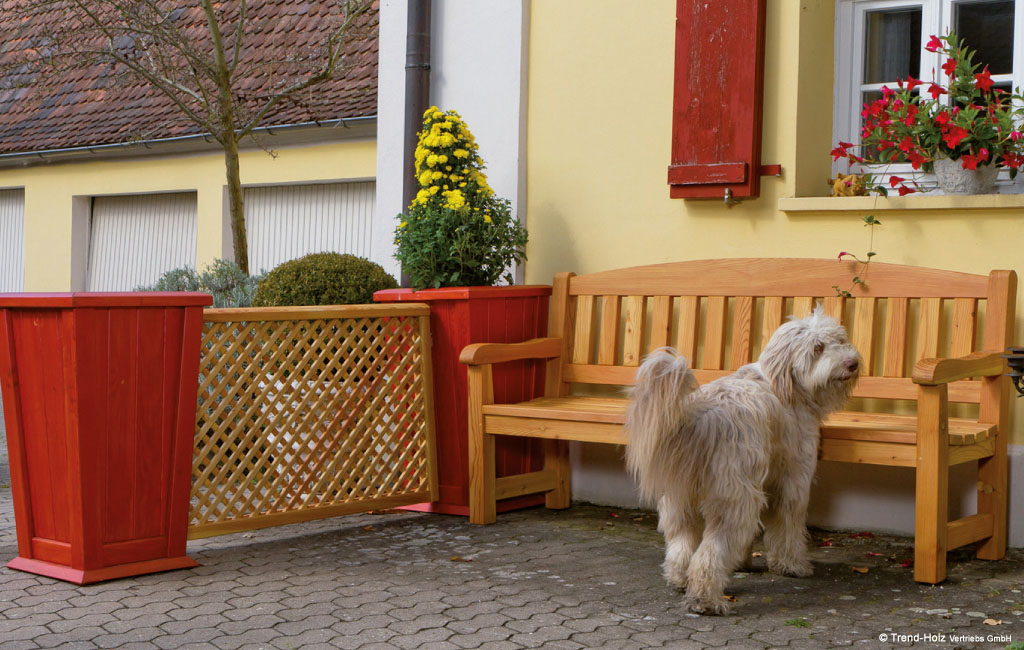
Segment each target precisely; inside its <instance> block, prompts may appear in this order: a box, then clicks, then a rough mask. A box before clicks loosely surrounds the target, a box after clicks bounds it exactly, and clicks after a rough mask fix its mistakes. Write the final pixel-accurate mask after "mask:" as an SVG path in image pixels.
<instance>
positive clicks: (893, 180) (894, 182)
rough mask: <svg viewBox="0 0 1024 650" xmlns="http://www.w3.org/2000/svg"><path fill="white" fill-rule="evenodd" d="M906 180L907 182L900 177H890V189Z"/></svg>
mask: <svg viewBox="0 0 1024 650" xmlns="http://www.w3.org/2000/svg"><path fill="white" fill-rule="evenodd" d="M905 180H907V179H905V178H901V177H899V176H890V177H889V187H896V186H897V185H899V184H900V183H902V182H903V181H905Z"/></svg>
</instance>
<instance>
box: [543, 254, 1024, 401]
mask: <svg viewBox="0 0 1024 650" xmlns="http://www.w3.org/2000/svg"><path fill="white" fill-rule="evenodd" d="M858 275H860V276H861V277H862V279H863V280H864V284H858V285H856V287H853V288H852V294H853V297H852V298H843V297H840V296H838V295H837V293H838V292H837V291H836V289H835V288H834V286H838V287H841V288H844V289H845V288H849V287H851V286H852V285H851V282H852V279H853V278H854V277H855V276H858ZM1015 300H1016V274H1015V273H1014V272H1013V271H993V272H992V273H990V274H989V275H988V276H983V275H972V274H967V273H959V272H955V271H942V270H938V269H926V268H918V267H912V266H901V265H896V264H884V263H880V262H873V263H871V264H870V265H868V266H867V267H865V266H863V265H860V264H858V263H856V262H852V261H843V262H838V261H836V260H818V259H764V258H749V259H747V258H737V259H713V260H695V261H688V262H676V263H670V264H655V265H650V266H639V267H633V268H627V269H619V270H614V271H603V272H599V273H591V274H588V275H575V274H573V273H562V274H559V275H558V276H556V278H555V286H554V293H553V296H552V305H551V308H552V329H551V335H552V336H561V337H562V339H563V350H562V361H561V363H560V364H559V367H558V368H557V369H551V370H552V372H549V382H551V384H552V385H551V386H550V388H549V391H548V392H549V394H565V393H567V392H568V390H569V385H570V384H573V383H587V384H613V385H629V384H632V383H633V377H634V375H635V373H636V367H637V366H638V365H639V364H640V362H641V361H642V360H643V357H644V356H645V355H646V354H647V353H648V352H650V351H651V350H654V349H656V348H658V347H662V346H666V345H671V346H673V347H675V348H677V349H678V350H680V351H681V352H682V353H683V354H684V355H685V356H686V357H687V358H688V359H689V360H690V362H691V365H692V367H693V368H694V369H695V371H696V374H697V378H698V380H699V381H700V382H701V383H704V382H707V381H710V380H712V379H715V378H717V377H720V376H723V375H725V374H728V373H729V372H731V371H733V370H735V369H737V368H739V367H740V366H742V365H743V364H745V363H748V362H750V361H752V360H755V359H756V358H757V355H758V353H759V352H760V350H761V348H762V347H763V345H764V342H765V341H767V340H768V338H769V337H770V336H771V334H772V332H774V331H775V329H776V328H777V327H778V326H779V325H781V324H782V323H783V322H785V320H786V318H787V317H789V316H796V317H802V316H804V315H806V314H808V313H810V311H811V310H812V309H813V308H814V305H815V304H816V303H818V302H820V303H822V304H823V305H824V309H825V311H826V313H828V314H829V315H831V316H833V317H834V318H836V319H837V320H839V321H840V322H841V323H842V324H844V325H845V326H846V327H847V330H848V331H849V334H850V340H851V341H852V342H853V343H854V344H855V345H856V346H857V348H858V349H859V350H860V352H861V355H862V356H863V358H864V364H865V368H864V370H863V372H862V377H861V380H860V381H859V382H858V385H857V387H856V390H855V392H854V396H855V397H870V398H890V399H916V397H917V389H916V386H915V385H914V384H913V382H912V381H911V379H910V375H911V372H912V369H913V366H914V364H915V363H916V362H917V361H918V360H920V359H925V358H937V357H949V356H952V357H958V356H964V355H966V354H969V353H971V352H975V351H981V350H1004V349H1005V348H1006V347H1007V346H1008V345H1010V338H1011V336H1012V334H1013V326H1014V303H1015ZM552 380H553V381H552ZM981 383H982V382H977V381H969V380H964V381H958V382H955V383H953V384H951V385H950V387H949V399H950V401H954V402H973V403H980V402H981V401H982V390H981V387H980V385H981ZM1004 400H1005V398H1004Z"/></svg>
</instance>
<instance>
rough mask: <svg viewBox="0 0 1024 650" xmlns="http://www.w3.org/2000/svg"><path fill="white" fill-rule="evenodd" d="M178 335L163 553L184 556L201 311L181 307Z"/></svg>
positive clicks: (201, 324) (200, 309)
mask: <svg viewBox="0 0 1024 650" xmlns="http://www.w3.org/2000/svg"><path fill="white" fill-rule="evenodd" d="M182 328H183V329H182V333H181V335H180V339H179V340H180V341H181V343H180V345H181V348H180V354H179V355H178V357H179V358H180V370H181V372H180V375H179V377H178V385H177V390H176V391H175V398H176V399H177V407H178V408H177V412H176V413H175V421H174V423H173V426H172V428H171V435H172V436H173V439H172V441H171V448H172V452H171V453H172V456H171V459H170V472H171V475H170V477H169V479H170V490H169V492H168V497H169V499H170V504H169V506H168V522H167V523H168V526H169V528H168V533H167V554H168V555H170V556H172V557H173V556H176V555H184V554H185V544H186V542H187V540H188V511H189V496H190V493H191V491H192V449H193V447H194V444H195V442H194V436H195V423H196V395H197V392H198V390H199V381H198V376H199V346H200V341H201V339H202V336H203V310H202V308H200V307H190V308H187V309H186V310H185V318H184V320H183V322H182Z"/></svg>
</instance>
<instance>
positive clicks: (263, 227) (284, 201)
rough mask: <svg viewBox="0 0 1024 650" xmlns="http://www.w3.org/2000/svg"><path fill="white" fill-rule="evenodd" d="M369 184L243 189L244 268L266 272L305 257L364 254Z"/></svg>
mask: <svg viewBox="0 0 1024 650" xmlns="http://www.w3.org/2000/svg"><path fill="white" fill-rule="evenodd" d="M375 185H376V183H375V182H374V181H368V182H358V183H326V184H320V185H280V186H274V187H250V188H246V190H245V223H246V234H247V236H248V239H249V269H250V270H251V271H252V272H253V273H258V272H260V271H269V270H270V269H272V268H274V267H275V266H277V265H278V264H280V263H281V262H286V261H288V260H292V259H295V258H296V257H302V256H303V255H306V254H307V253H319V252H322V251H331V252H336V253H351V254H353V255H358V256H360V257H369V256H370V226H371V224H372V222H373V211H374V201H375V196H374V195H375Z"/></svg>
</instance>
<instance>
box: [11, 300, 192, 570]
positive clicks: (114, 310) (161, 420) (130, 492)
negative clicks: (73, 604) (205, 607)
mask: <svg viewBox="0 0 1024 650" xmlns="http://www.w3.org/2000/svg"><path fill="white" fill-rule="evenodd" d="M211 302H212V299H211V298H210V296H208V295H206V294H200V293H106V294H104V293H64V294H0V386H2V388H3V404H4V420H5V423H6V428H7V445H8V452H9V455H10V463H11V483H12V487H13V491H14V518H15V523H16V526H17V531H18V557H17V558H15V559H14V560H11V562H9V563H8V564H7V566H8V567H10V568H12V569H19V570H21V571H29V572H31V573H38V574H40V575H45V576H49V577H51V578H58V579H60V580H67V581H69V582H74V583H77V584H87V583H91V582H98V581H101V580H109V579H112V578H120V577H124V576H131V575H139V574H142V573H153V572H156V571H167V570H169V569H180V568H184V567H192V566H198V564H197V563H196V562H195V561H194V560H192V559H191V558H188V557H186V555H185V536H186V533H187V528H188V509H189V491H190V485H189V483H190V481H191V465H192V436H193V432H194V430H195V417H196V386H197V375H198V371H199V341H200V336H201V334H202V320H203V305H209V304H210V303H211Z"/></svg>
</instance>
